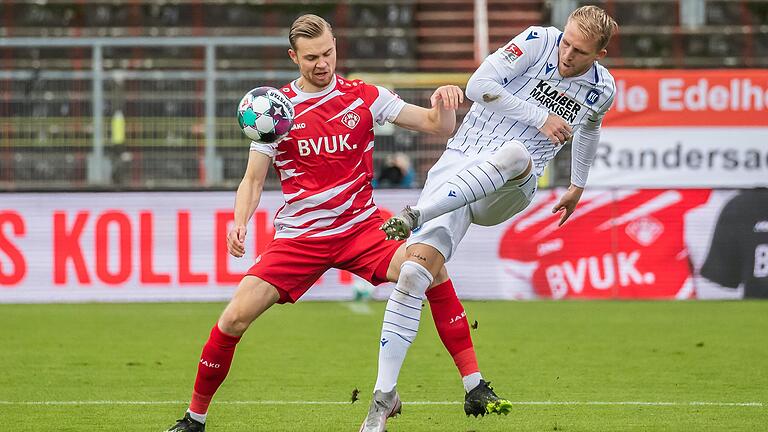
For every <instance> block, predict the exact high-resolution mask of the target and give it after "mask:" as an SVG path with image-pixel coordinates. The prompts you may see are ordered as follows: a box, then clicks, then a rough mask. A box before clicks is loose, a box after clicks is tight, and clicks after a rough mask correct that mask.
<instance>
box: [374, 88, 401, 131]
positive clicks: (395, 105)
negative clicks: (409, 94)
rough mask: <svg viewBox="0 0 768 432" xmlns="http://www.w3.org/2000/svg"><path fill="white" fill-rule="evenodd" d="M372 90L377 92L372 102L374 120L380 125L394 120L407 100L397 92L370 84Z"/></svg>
mask: <svg viewBox="0 0 768 432" xmlns="http://www.w3.org/2000/svg"><path fill="white" fill-rule="evenodd" d="M369 87H370V91H372V92H375V98H374V99H373V102H372V103H371V114H373V120H374V121H375V122H376V123H378V124H379V125H383V124H384V123H386V122H390V123H391V122H393V121H395V119H396V118H397V116H398V115H399V114H400V111H402V109H403V107H404V106H405V101H403V100H402V99H400V96H398V95H397V94H396V93H394V92H392V91H390V90H388V89H386V88H384V87H381V86H369Z"/></svg>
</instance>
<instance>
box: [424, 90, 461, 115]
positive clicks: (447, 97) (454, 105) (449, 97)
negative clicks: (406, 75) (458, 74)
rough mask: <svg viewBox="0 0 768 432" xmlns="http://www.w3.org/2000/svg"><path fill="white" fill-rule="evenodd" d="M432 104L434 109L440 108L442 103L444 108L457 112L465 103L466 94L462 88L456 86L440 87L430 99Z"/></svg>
mask: <svg viewBox="0 0 768 432" xmlns="http://www.w3.org/2000/svg"><path fill="white" fill-rule="evenodd" d="M429 101H430V102H431V103H432V108H434V107H436V106H438V105H439V104H440V102H442V108H443V109H446V110H454V111H455V110H456V109H458V108H459V105H460V104H461V103H462V102H464V92H463V91H461V88H459V87H458V86H455V85H445V86H441V87H438V88H437V89H436V90H435V92H434V93H432V96H431V97H430V98H429Z"/></svg>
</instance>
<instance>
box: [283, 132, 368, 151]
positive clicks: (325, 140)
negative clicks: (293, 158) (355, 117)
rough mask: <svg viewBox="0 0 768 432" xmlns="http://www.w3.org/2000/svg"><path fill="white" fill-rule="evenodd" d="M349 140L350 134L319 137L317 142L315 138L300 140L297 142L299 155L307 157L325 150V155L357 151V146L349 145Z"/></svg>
mask: <svg viewBox="0 0 768 432" xmlns="http://www.w3.org/2000/svg"><path fill="white" fill-rule="evenodd" d="M348 139H349V134H346V135H334V136H330V137H327V136H323V137H318V138H317V141H315V139H314V138H309V139H300V140H298V141H297V143H298V146H299V155H301V156H307V155H309V154H311V153H315V154H320V152H321V150H323V149H325V153H336V152H343V151H348V150H353V149H356V148H357V144H352V145H349V144H347V140H348Z"/></svg>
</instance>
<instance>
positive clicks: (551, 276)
mask: <svg viewBox="0 0 768 432" xmlns="http://www.w3.org/2000/svg"><path fill="white" fill-rule="evenodd" d="M639 259H640V251H631V252H619V253H618V254H616V255H614V254H611V253H607V254H604V255H603V256H590V257H582V258H578V259H577V260H576V262H572V261H564V262H562V263H559V264H554V265H551V266H549V267H547V268H546V270H545V275H546V279H547V284H548V285H549V288H550V290H551V291H552V297H553V298H556V299H560V298H563V297H565V296H566V295H567V294H568V288H569V287H570V289H571V290H572V291H573V292H574V293H575V294H581V292H582V291H584V289H585V288H589V287H591V288H593V289H596V290H608V289H611V288H613V287H614V285H618V286H619V287H627V286H630V285H653V283H654V282H656V274H654V273H653V272H646V273H642V272H641V271H640V270H638V268H637V261H638V260H639ZM587 283H589V285H587Z"/></svg>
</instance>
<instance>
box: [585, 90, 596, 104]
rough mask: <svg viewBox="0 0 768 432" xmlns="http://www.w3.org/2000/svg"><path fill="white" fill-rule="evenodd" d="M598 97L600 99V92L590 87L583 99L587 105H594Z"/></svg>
mask: <svg viewBox="0 0 768 432" xmlns="http://www.w3.org/2000/svg"><path fill="white" fill-rule="evenodd" d="M598 99H600V92H599V91H598V90H595V89H592V90H590V91H589V93H587V97H586V98H585V101H586V102H587V105H594V104H595V102H597V100H598Z"/></svg>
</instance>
